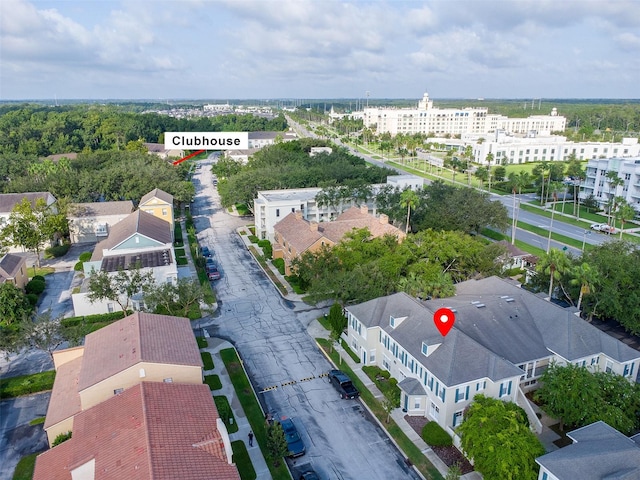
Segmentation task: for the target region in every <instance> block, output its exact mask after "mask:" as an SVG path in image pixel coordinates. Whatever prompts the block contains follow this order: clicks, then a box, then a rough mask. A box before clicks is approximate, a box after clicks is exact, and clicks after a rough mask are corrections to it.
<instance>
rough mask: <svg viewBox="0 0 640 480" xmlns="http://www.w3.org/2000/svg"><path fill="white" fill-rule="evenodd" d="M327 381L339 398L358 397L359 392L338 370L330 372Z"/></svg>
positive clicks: (345, 375)
mask: <svg viewBox="0 0 640 480" xmlns="http://www.w3.org/2000/svg"><path fill="white" fill-rule="evenodd" d="M329 380H330V381H331V384H332V385H333V386H334V387H335V389H336V390H337V391H338V393H339V394H340V398H358V397H359V396H360V392H359V391H358V389H357V388H356V387H355V386H354V385H353V383H352V382H351V379H350V378H349V377H348V376H347V374H346V373H344V372H342V371H340V370H330V371H329Z"/></svg>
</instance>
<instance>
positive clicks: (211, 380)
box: [204, 375, 222, 390]
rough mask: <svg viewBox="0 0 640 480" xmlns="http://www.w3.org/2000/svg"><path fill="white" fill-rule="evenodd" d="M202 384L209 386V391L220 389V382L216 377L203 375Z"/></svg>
mask: <svg viewBox="0 0 640 480" xmlns="http://www.w3.org/2000/svg"><path fill="white" fill-rule="evenodd" d="M204 383H206V384H207V385H209V390H220V389H221V388H222V382H221V381H220V377H219V376H218V375H205V377H204Z"/></svg>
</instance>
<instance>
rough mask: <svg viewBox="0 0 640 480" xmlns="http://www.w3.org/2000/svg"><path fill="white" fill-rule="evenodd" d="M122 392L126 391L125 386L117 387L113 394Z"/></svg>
mask: <svg viewBox="0 0 640 480" xmlns="http://www.w3.org/2000/svg"><path fill="white" fill-rule="evenodd" d="M122 392H124V388H116V389H115V390H114V391H113V394H114V395H120V394H121V393H122Z"/></svg>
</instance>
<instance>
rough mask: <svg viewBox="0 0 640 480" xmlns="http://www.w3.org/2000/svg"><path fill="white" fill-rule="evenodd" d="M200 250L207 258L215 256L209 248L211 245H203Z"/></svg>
mask: <svg viewBox="0 0 640 480" xmlns="http://www.w3.org/2000/svg"><path fill="white" fill-rule="evenodd" d="M200 251H201V252H202V256H203V257H205V258H210V257H212V256H213V255H212V254H211V250H209V247H202V248H201V249H200Z"/></svg>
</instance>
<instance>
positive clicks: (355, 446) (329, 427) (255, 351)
mask: <svg viewBox="0 0 640 480" xmlns="http://www.w3.org/2000/svg"><path fill="white" fill-rule="evenodd" d="M203 163H205V165H206V166H205V165H203V167H202V168H201V169H199V170H197V174H196V176H197V179H196V180H197V181H196V182H194V183H196V185H197V186H198V187H197V188H198V194H197V196H196V199H195V202H194V206H193V213H194V219H195V223H196V229H197V230H198V232H199V233H198V237H199V238H200V240H201V243H202V244H206V245H209V247H210V248H211V247H213V251H214V252H215V257H217V261H218V264H219V265H220V270H221V273H222V279H221V280H219V281H217V282H216V284H215V285H216V290H217V295H218V300H219V306H220V308H219V309H218V311H217V312H216V317H215V318H214V319H211V320H210V321H203V322H202V323H200V325H199V326H203V327H204V328H206V329H207V331H208V333H209V334H210V335H211V336H221V337H223V338H226V339H228V340H230V341H232V342H233V343H234V344H235V345H236V347H237V349H238V351H239V353H240V356H241V357H242V359H243V361H244V364H245V367H246V369H247V371H248V373H249V375H250V377H251V380H252V383H253V384H254V387H256V390H258V391H260V390H263V389H265V388H268V387H273V386H276V385H278V388H275V389H271V390H269V391H267V392H265V393H260V394H259V395H260V397H261V401H262V403H263V406H264V407H265V410H266V411H268V412H271V413H272V415H273V417H274V418H279V417H284V416H286V417H291V418H293V421H294V423H295V424H296V426H297V427H298V430H299V431H300V434H301V436H302V438H303V440H304V442H305V444H306V446H307V454H306V455H304V456H303V457H300V458H298V459H296V460H295V461H293V464H294V468H295V470H297V471H299V469H302V468H307V467H312V468H314V469H315V470H316V471H317V472H319V473H320V476H321V478H322V479H326V478H334V479H335V478H337V479H348V478H368V479H381V480H387V479H400V478H402V479H404V478H418V477H417V476H416V475H415V473H414V472H413V471H412V470H410V469H409V468H407V466H406V464H405V462H404V458H403V456H402V455H401V454H400V453H399V452H398V451H397V450H396V448H395V447H394V446H393V444H392V443H391V442H390V441H389V439H388V438H387V436H386V435H385V433H384V432H383V431H382V430H381V429H380V428H379V427H378V425H377V424H376V423H375V421H373V420H372V419H371V418H369V416H368V414H367V413H366V411H365V409H364V408H363V407H362V405H361V404H360V401H359V400H341V399H340V398H339V396H338V393H337V392H336V391H335V390H334V389H333V387H332V386H331V385H330V384H329V383H328V381H327V380H326V377H321V376H320V375H321V374H323V373H326V372H327V371H328V370H329V369H330V368H331V366H330V364H329V362H328V361H327V360H326V359H325V357H324V356H323V355H322V354H321V353H320V351H319V350H318V348H317V347H316V345H315V342H314V341H313V339H312V338H311V337H309V335H308V334H307V331H306V330H307V326H308V325H309V323H310V322H311V321H312V320H313V319H315V318H317V317H318V316H320V315H321V314H322V313H324V310H320V309H317V308H315V307H311V306H309V305H306V304H303V303H294V302H290V301H287V300H284V299H283V298H282V297H281V296H280V295H279V294H278V292H277V290H276V289H275V287H273V285H272V284H271V282H270V281H269V280H268V279H267V278H266V277H265V275H264V274H263V273H262V270H261V269H260V267H259V266H258V265H257V264H256V263H255V262H254V261H253V259H252V257H251V255H250V254H249V252H248V251H247V250H246V248H245V247H244V244H243V243H242V241H241V239H240V238H239V236H238V234H237V233H236V228H238V227H239V226H241V225H243V224H246V223H249V222H250V220H249V221H247V220H246V219H245V220H243V219H241V218H237V217H232V216H230V215H228V214H227V213H226V212H225V211H224V209H222V208H221V207H220V203H219V198H218V195H217V192H215V191H214V190H213V188H212V184H211V172H210V170H209V165H210V160H209V161H205V162H203ZM312 377H313V378H312ZM288 382H293V383H291V384H289V385H287V386H282V384H284V383H288Z"/></svg>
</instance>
